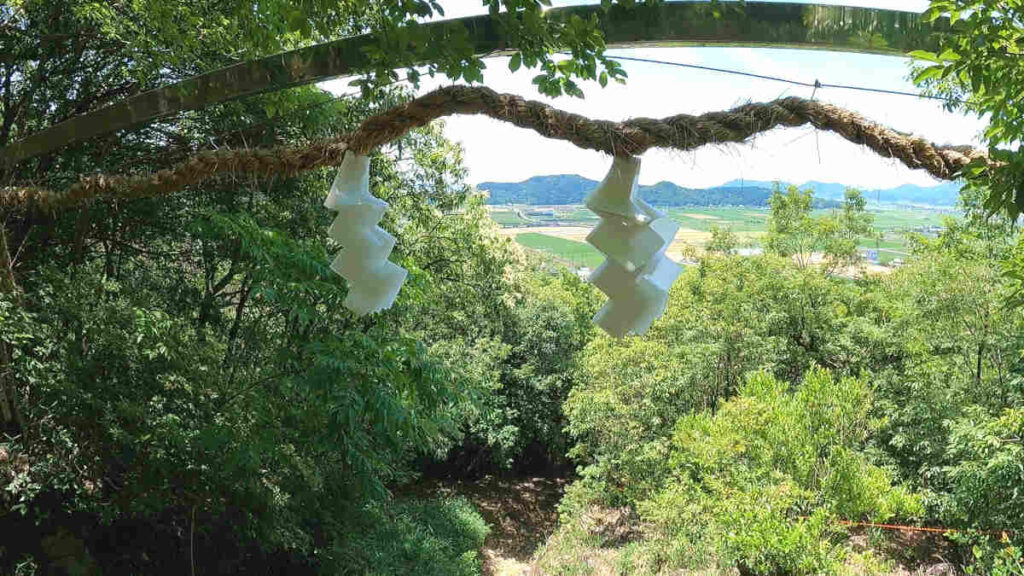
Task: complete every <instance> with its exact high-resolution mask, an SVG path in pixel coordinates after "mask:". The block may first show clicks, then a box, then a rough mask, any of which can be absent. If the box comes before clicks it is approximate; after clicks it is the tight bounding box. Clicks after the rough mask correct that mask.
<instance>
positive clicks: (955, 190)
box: [476, 174, 960, 207]
mask: <svg viewBox="0 0 1024 576" xmlns="http://www.w3.org/2000/svg"><path fill="white" fill-rule="evenodd" d="M598 183H599V182H597V181H596V180H591V179H589V178H585V177H583V176H580V175H578V174H554V175H547V176H533V177H531V178H527V179H526V180H523V181H521V182H481V183H479V184H477V186H476V188H477V189H478V190H482V191H485V192H487V193H488V199H487V204H496V205H500V204H528V205H559V204H581V203H582V202H583V198H584V197H585V196H586V194H587V193H588V192H589V191H590V190H592V189H594V188H595V187H596V186H597V185H598ZM779 184H780V185H782V186H788V185H789V184H788V183H785V182H780V183H779ZM774 185H775V183H774V182H767V181H757V180H742V179H734V180H730V181H728V182H726V183H724V184H722V185H720V186H712V187H709V188H687V187H684V186H680V185H678V184H675V183H673V182H669V181H666V180H663V181H661V182H658V183H656V184H650V185H645V186H639V187H638V189H637V191H638V192H639V195H640V198H642V199H643V200H644V201H645V202H647V203H649V204H653V205H657V206H724V205H743V206H766V205H767V203H768V198H769V197H770V195H771V191H772V188H773V187H774ZM798 187H799V188H800V189H805V188H810V189H811V190H813V191H814V195H815V199H816V200H817V201H818V202H817V203H818V204H819V205H829V206H830V205H834V204H835V201H836V200H841V199H842V198H843V192H844V190H846V188H847V186H846V185H844V184H838V183H834V182H817V181H813V180H812V181H808V182H805V183H803V184H801V185H799V186H798ZM959 190H960V186H959V184H956V183H953V182H946V183H942V184H939V185H937V186H931V187H925V186H916V185H913V184H902V185H900V186H896V187H893V188H886V189H875V190H862V192H864V195H865V197H866V198H867V199H868V200H869V201H879V202H888V203H905V204H924V205H931V206H947V207H948V206H952V205H954V204H955V203H956V199H957V197H958V194H959Z"/></svg>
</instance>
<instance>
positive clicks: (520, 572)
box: [425, 476, 566, 576]
mask: <svg viewBox="0 0 1024 576" xmlns="http://www.w3.org/2000/svg"><path fill="white" fill-rule="evenodd" d="M565 484H566V481H565V480H564V479H561V478H541V477H536V478H513V479H506V478H496V477H490V476H489V477H485V478H484V479H482V480H475V481H438V482H436V483H433V484H431V485H429V486H427V487H425V488H426V490H427V491H428V492H433V493H436V494H440V495H455V494H458V495H461V496H464V497H466V498H468V499H469V500H470V501H471V502H472V503H473V505H475V506H476V507H477V510H479V511H480V514H481V515H482V516H483V517H484V520H486V521H487V523H488V524H490V526H491V533H490V534H489V535H488V536H487V540H486V542H484V548H483V550H482V553H483V560H484V576H526V575H527V574H529V570H530V567H529V562H530V559H531V558H532V557H533V554H534V552H535V551H536V550H537V548H538V547H539V546H541V545H542V544H544V542H545V541H546V540H547V538H548V536H550V535H551V533H552V532H554V530H555V526H556V524H557V522H558V512H557V509H556V507H557V505H558V501H559V500H560V499H561V498H562V490H563V489H564V488H565Z"/></svg>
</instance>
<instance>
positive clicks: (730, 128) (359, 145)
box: [0, 86, 989, 210]
mask: <svg viewBox="0 0 1024 576" xmlns="http://www.w3.org/2000/svg"><path fill="white" fill-rule="evenodd" d="M452 114H482V115H485V116H489V117H491V118H494V119H496V120H501V121H504V122H509V123H511V124H514V125H516V126H519V127H521V128H528V129H531V130H534V131H535V132H537V133H538V134H540V135H542V136H546V137H548V138H556V139H560V140H566V141H568V142H571V143H573V144H575V145H577V146H579V147H581V148H586V149H590V150H597V151H599V152H605V153H607V154H611V155H613V156H636V155H640V154H642V153H643V152H645V151H646V150H648V149H650V148H672V149H676V150H682V151H686V150H693V149H695V148H698V147H700V146H704V145H707V144H725V143H738V142H743V141H745V140H747V139H748V138H750V137H751V136H754V135H756V134H759V133H761V132H765V131H768V130H771V129H773V128H777V127H795V126H802V125H804V124H810V125H812V126H814V127H815V128H818V129H820V130H827V131H830V132H834V133H836V134H839V135H840V136H842V137H843V138H845V139H847V140H849V141H850V142H853V143H855V144H861V145H864V146H867V147H868V148H870V149H872V150H874V151H875V152H876V153H878V154H879V155H881V156H884V157H886V158H896V159H897V160H899V161H900V162H902V163H903V164H905V165H906V166H908V167H910V168H920V169H924V170H927V171H928V173H929V174H931V175H932V176H935V177H936V178H940V179H945V180H952V179H955V178H957V177H958V175H959V173H960V170H961V169H962V168H963V167H964V166H966V165H967V164H968V163H970V162H971V161H973V160H975V159H981V160H983V161H985V162H989V161H988V159H987V155H986V154H985V152H983V151H980V150H976V149H973V148H971V147H969V146H938V145H935V144H932V143H931V142H928V141H927V140H924V139H922V138H916V137H912V136H908V135H906V134H902V133H899V132H896V131H894V130H892V129H890V128H887V127H885V126H882V125H880V124H877V123H874V122H872V121H870V120H867V119H865V118H863V117H861V116H860V115H858V114H856V113H854V112H850V111H848V110H844V109H842V108H839V107H837V106H832V105H829V104H825V103H822V102H814V101H811V100H805V99H803V98H795V97H791V98H782V99H779V100H775V101H772V102H767V103H752V104H745V105H743V106H739V107H736V108H733V109H731V110H727V111H724V112H709V113H707V114H702V115H699V116H691V115H689V114H679V115H676V116H670V117H667V118H662V119H654V118H634V119H631V120H626V121H623V122H612V121H608V120H592V119H590V118H587V117H585V116H581V115H579V114H574V113H571V112H566V111H564V110H559V109H557V108H554V107H552V106H549V105H547V104H544V103H542V102H537V101H534V100H527V99H525V98H522V97H521V96H516V95H513V94H500V93H498V92H495V91H494V90H491V89H489V88H485V87H472V86H449V87H446V88H440V89H438V90H435V91H433V92H430V93H428V94H425V95H423V96H420V97H418V98H415V99H413V100H411V101H409V102H408V103H406V104H403V105H401V106H397V107H395V108H392V109H390V110H387V111H385V112H383V113H381V114H378V115H376V116H373V117H371V118H368V119H367V120H366V121H364V122H363V123H362V124H361V125H360V126H359V127H358V128H357V129H356V130H355V131H354V132H351V133H349V134H342V135H339V136H337V137H336V138H334V139H331V140H328V141H323V142H317V143H313V144H309V145H306V146H301V147H290V146H285V147H276V148H262V149H242V150H212V151H206V152H200V153H198V154H196V155H194V156H192V157H191V158H189V159H188V160H186V161H184V162H182V163H180V164H177V165H175V166H173V167H171V168H167V169H164V170H159V171H157V172H153V173H144V174H124V175H109V174H97V175H92V176H83V177H81V178H80V180H79V181H78V182H76V183H75V184H73V185H71V186H69V187H68V188H66V189H63V190H49V189H45V188H36V187H17V186H12V187H6V188H0V209H12V208H34V209H42V210H54V209H58V208H63V207H68V206H74V205H76V204H78V203H80V202H83V201H86V200H91V199H102V198H141V197H152V196H159V195H163V194H168V193H171V192H174V191H176V190H180V189H182V188H184V187H186V186H190V185H194V184H197V183H199V182H202V181H203V180H206V179H208V178H212V177H215V176H218V175H222V174H239V173H249V174H256V175H270V174H276V175H280V176H291V175H294V174H296V173H299V172H302V171H306V170H311V169H314V168H318V167H322V166H337V165H339V164H340V163H341V160H342V157H343V156H344V154H345V152H346V151H347V150H352V151H354V152H355V153H357V154H365V153H366V152H368V151H369V150H371V149H373V148H375V147H377V146H380V145H382V144H385V143H387V142H390V141H392V140H395V139H397V138H399V137H401V136H402V135H404V134H405V133H407V132H408V131H410V130H412V129H413V128H417V127H420V126H423V125H425V124H428V123H429V122H431V121H433V120H436V119H438V118H441V117H444V116H449V115H452Z"/></svg>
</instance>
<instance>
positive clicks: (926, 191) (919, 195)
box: [723, 180, 960, 206]
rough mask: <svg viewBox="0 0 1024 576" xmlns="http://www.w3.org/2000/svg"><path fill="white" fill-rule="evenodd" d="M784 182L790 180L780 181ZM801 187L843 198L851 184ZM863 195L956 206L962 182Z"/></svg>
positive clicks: (819, 194)
mask: <svg viewBox="0 0 1024 576" xmlns="http://www.w3.org/2000/svg"><path fill="white" fill-rule="evenodd" d="M773 184H774V182H763V181H758V180H731V181H729V182H726V183H725V184H723V186H756V187H765V186H767V187H769V188H771V187H772V185H773ZM781 184H782V185H783V186H787V185H788V184H787V183H785V182H782V183H781ZM798 188H800V189H801V190H803V189H806V188H810V189H811V190H814V196H815V197H816V198H825V199H829V200H842V198H843V192H845V191H846V189H847V188H849V186H846V185H845V184H836V183H834V182H816V181H814V180H811V181H809V182H804V183H803V184H800V185H799V186H798ZM861 192H863V193H864V197H865V198H867V199H868V200H869V201H872V200H873V201H876V202H890V203H896V204H927V205H931V206H953V205H954V204H956V201H957V198H958V197H959V195H960V184H958V183H956V182H943V183H941V184H937V185H935V186H917V185H914V184H903V185H901V186H896V187H895V188H882V189H875V190H865V189H861Z"/></svg>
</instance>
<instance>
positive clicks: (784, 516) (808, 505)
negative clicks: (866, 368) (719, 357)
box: [639, 369, 921, 574]
mask: <svg viewBox="0 0 1024 576" xmlns="http://www.w3.org/2000/svg"><path fill="white" fill-rule="evenodd" d="M870 398H871V394H870V390H869V388H868V386H867V384H866V383H865V382H864V381H863V380H860V379H854V378H842V379H835V378H833V377H832V375H831V374H830V373H829V372H827V371H825V370H821V369H812V370H811V371H809V372H808V373H807V374H806V376H805V377H804V379H803V380H802V381H801V382H800V383H799V384H798V385H796V386H795V387H793V389H791V387H790V386H789V385H788V384H786V383H784V382H782V381H780V380H778V379H776V378H775V377H773V376H771V375H769V374H767V373H763V372H761V373H755V374H752V375H751V376H750V377H748V379H747V381H746V383H745V384H744V385H743V386H742V387H741V388H740V392H739V395H738V396H737V397H736V398H733V399H731V400H729V401H727V402H725V403H724V404H722V405H721V406H720V407H719V409H718V410H717V411H715V412H713V413H712V412H709V411H706V412H702V413H699V414H694V415H689V416H685V417H683V418H681V419H680V420H679V423H678V424H677V425H676V429H675V434H674V437H673V440H672V456H671V458H670V464H669V465H670V467H671V470H672V479H671V480H669V481H668V483H667V484H666V486H665V488H664V489H662V490H661V491H660V492H659V493H658V494H656V495H655V496H654V497H653V498H651V499H649V500H646V501H644V502H641V503H640V504H639V508H640V510H641V512H642V514H643V516H644V517H645V518H648V519H649V520H651V521H653V522H654V523H655V524H656V525H658V526H660V528H661V530H662V531H663V532H664V533H665V534H667V536H668V538H671V539H676V540H680V541H682V542H689V543H696V544H697V545H696V546H695V547H694V549H696V550H700V549H703V548H708V549H710V550H711V551H712V552H713V557H714V558H715V559H716V561H717V563H718V564H719V565H721V566H723V567H724V566H737V567H739V568H740V570H741V572H742V573H746V574H825V573H835V572H837V571H838V570H839V569H840V565H841V561H842V559H843V557H844V552H843V549H842V548H841V547H840V546H838V545H837V544H836V542H835V540H834V539H833V538H832V536H833V535H834V534H837V533H839V532H838V530H837V528H838V525H837V524H836V523H835V522H834V520H837V519H846V520H876V521H879V520H887V519H890V518H892V517H901V518H909V517H914V516H918V515H920V513H921V505H920V502H919V499H918V498H917V497H916V496H914V495H913V494H910V493H908V492H907V491H906V490H904V489H903V488H900V487H898V486H894V485H893V480H892V477H891V476H890V475H889V473H888V472H886V471H884V470H882V469H880V468H877V467H876V466H873V465H871V464H870V463H869V462H868V461H867V459H866V458H865V457H864V455H863V453H861V452H860V451H859V450H860V448H861V447H862V445H863V443H864V441H865V439H866V437H867V435H868V432H869V426H868V420H867V414H868V410H869V408H870Z"/></svg>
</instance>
